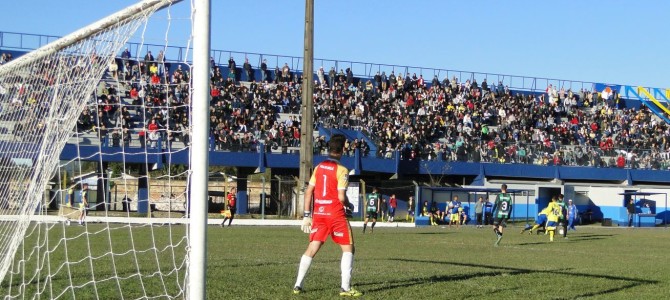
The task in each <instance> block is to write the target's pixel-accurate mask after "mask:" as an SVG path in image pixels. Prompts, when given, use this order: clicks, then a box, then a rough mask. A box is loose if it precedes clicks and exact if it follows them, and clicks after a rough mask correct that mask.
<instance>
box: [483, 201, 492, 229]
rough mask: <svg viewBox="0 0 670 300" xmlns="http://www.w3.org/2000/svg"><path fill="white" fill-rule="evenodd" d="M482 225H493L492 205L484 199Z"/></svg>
mask: <svg viewBox="0 0 670 300" xmlns="http://www.w3.org/2000/svg"><path fill="white" fill-rule="evenodd" d="M484 225H487V226H488V225H493V203H491V201H490V200H489V198H488V197H486V202H484Z"/></svg>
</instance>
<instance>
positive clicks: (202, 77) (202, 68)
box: [187, 0, 211, 300]
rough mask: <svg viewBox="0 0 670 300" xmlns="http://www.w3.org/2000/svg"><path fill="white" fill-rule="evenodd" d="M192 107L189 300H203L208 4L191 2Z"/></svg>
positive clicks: (207, 98) (208, 51) (205, 253)
mask: <svg viewBox="0 0 670 300" xmlns="http://www.w3.org/2000/svg"><path fill="white" fill-rule="evenodd" d="M193 3H194V9H195V11H194V14H193V28H192V30H193V68H192V70H191V73H192V74H193V83H192V88H193V102H192V103H193V104H192V108H191V109H192V117H191V122H190V123H191V126H192V128H193V139H192V140H191V141H192V143H191V149H190V150H191V151H190V156H191V159H190V161H191V172H192V173H191V180H190V182H189V183H190V186H191V191H190V195H189V199H188V201H190V202H189V203H190V209H191V212H190V214H189V217H190V226H189V232H188V236H189V249H190V250H189V271H188V285H187V286H188V288H187V289H188V291H187V293H188V294H187V297H188V299H193V300H195V299H205V295H206V289H205V287H206V286H205V282H206V274H207V185H208V180H209V176H208V169H209V122H208V121H207V120H209V57H210V55H209V53H210V28H211V27H210V21H211V13H210V7H211V0H194V1H193Z"/></svg>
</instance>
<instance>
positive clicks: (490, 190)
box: [427, 186, 530, 194]
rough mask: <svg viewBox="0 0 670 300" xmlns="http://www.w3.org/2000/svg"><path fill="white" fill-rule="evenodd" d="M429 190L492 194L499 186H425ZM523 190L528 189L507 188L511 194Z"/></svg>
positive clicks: (497, 190)
mask: <svg viewBox="0 0 670 300" xmlns="http://www.w3.org/2000/svg"><path fill="white" fill-rule="evenodd" d="M427 188H429V189H431V190H434V191H447V192H454V191H459V192H466V193H487V194H493V193H500V189H499V188H484V187H468V186H464V187H427ZM523 191H530V190H528V189H526V190H523V189H507V192H508V193H511V194H517V193H521V192H523Z"/></svg>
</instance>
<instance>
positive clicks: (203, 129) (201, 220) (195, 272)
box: [0, 0, 211, 299]
mask: <svg viewBox="0 0 670 300" xmlns="http://www.w3.org/2000/svg"><path fill="white" fill-rule="evenodd" d="M182 1H183V0H143V1H141V2H140V3H137V4H134V5H131V6H129V7H127V8H125V9H123V10H120V11H119V12H117V13H114V14H112V15H110V16H108V17H106V18H104V19H101V20H99V21H97V22H95V23H93V24H91V25H88V26H86V27H84V28H82V29H79V30H77V31H75V32H74V33H72V34H69V35H67V36H65V37H62V38H60V39H58V40H56V41H54V42H52V43H50V44H48V45H46V46H44V47H42V48H40V49H38V50H36V51H32V52H30V53H27V54H25V55H22V56H20V57H18V58H16V59H14V60H12V61H10V62H8V63H7V64H6V65H5V66H4V67H2V68H0V77H2V76H7V75H8V72H11V71H12V70H15V69H16V68H19V67H21V66H25V65H29V64H30V63H32V62H35V61H38V60H40V59H43V58H45V57H47V56H49V55H51V54H53V53H55V52H58V51H60V50H63V49H66V48H67V47H69V46H71V45H74V44H76V43H78V42H80V41H82V40H84V39H86V38H89V37H91V36H94V35H96V34H97V33H100V32H102V31H104V30H105V29H106V28H109V27H113V26H117V25H118V24H122V23H125V22H126V21H127V20H129V19H132V18H133V17H135V16H138V15H142V14H147V13H151V12H154V11H157V10H160V9H162V8H165V7H168V6H170V5H173V4H176V3H179V2H182ZM190 2H191V5H192V7H191V16H192V28H191V30H192V38H193V68H192V70H193V72H192V75H193V77H192V85H191V88H192V95H193V97H192V118H191V120H192V121H191V122H190V126H191V127H192V140H191V146H190V153H189V156H190V163H191V168H190V174H189V176H188V181H187V182H188V185H189V186H190V188H189V190H190V195H187V197H188V199H189V200H188V203H189V205H187V208H186V209H187V214H188V219H187V221H186V224H187V226H189V227H188V231H187V236H188V247H187V255H188V266H187V279H186V280H187V283H186V287H187V290H186V292H185V294H184V296H185V297H187V298H188V299H205V298H206V273H207V250H206V249H207V238H206V236H207V195H208V167H209V145H208V138H209V136H208V134H209V122H206V121H205V122H203V121H198V120H209V81H210V78H209V57H210V52H211V50H210V37H211V33H210V26H211V25H210V24H211V13H210V8H211V0H191V1H190ZM82 97H85V95H82ZM191 200H193V201H191ZM29 217H30V218H32V216H29Z"/></svg>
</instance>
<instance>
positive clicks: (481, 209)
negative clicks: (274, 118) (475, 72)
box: [475, 80, 486, 228]
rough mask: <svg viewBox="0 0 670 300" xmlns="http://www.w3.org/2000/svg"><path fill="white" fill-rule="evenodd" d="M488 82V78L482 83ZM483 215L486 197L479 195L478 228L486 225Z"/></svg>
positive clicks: (476, 207)
mask: <svg viewBox="0 0 670 300" xmlns="http://www.w3.org/2000/svg"><path fill="white" fill-rule="evenodd" d="M484 83H486V80H484V82H483V83H482V84H484ZM483 216H484V198H483V197H482V196H479V199H477V203H476V204H475V220H476V222H477V224H476V225H477V228H482V227H484V226H483V225H484V223H483Z"/></svg>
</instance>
